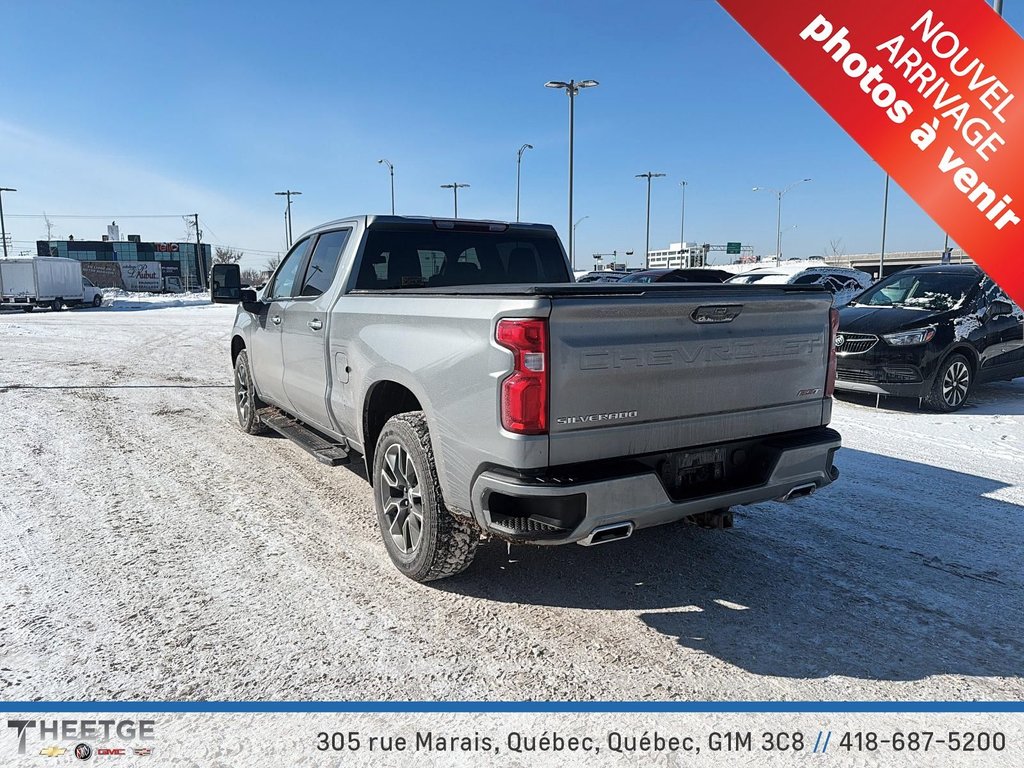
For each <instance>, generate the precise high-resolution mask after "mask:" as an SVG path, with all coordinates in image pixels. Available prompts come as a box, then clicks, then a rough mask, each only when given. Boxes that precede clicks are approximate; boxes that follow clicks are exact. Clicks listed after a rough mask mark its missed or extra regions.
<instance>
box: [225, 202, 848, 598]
mask: <svg viewBox="0 0 1024 768" xmlns="http://www.w3.org/2000/svg"><path fill="white" fill-rule="evenodd" d="M211 286H212V287H211V294H212V299H213V301H215V302H218V303H238V304H240V307H239V310H238V313H237V316H236V319H235V325H234V331H233V336H232V340H231V361H232V364H233V366H234V372H235V402H236V405H237V411H238V419H239V422H240V424H241V426H242V429H244V430H245V431H246V432H249V433H251V434H256V433H259V432H262V431H265V430H266V429H268V428H269V429H274V430H276V431H278V432H280V433H282V434H284V435H286V436H288V437H290V438H291V439H292V440H294V441H295V442H296V443H298V444H299V445H300V446H302V447H303V448H305V449H306V450H308V451H309V452H310V453H312V454H313V455H314V456H315V457H316V458H318V459H319V460H321V461H323V462H325V463H328V464H338V463H344V462H346V461H348V460H349V458H350V455H351V454H352V453H353V452H356V453H358V454H361V455H362V457H363V460H364V461H365V464H366V472H367V477H369V478H370V480H371V482H372V484H373V493H374V500H375V502H376V508H377V517H378V521H379V524H380V529H381V533H382V536H383V539H384V544H385V546H386V548H387V551H388V554H389V555H390V556H391V559H392V560H393V561H394V563H395V565H396V566H397V567H398V569H399V570H400V571H401V572H402V573H403V574H405V575H406V576H408V577H410V578H412V579H416V580H419V581H428V580H432V579H440V578H443V577H446V576H451V575H453V574H456V573H459V572H460V571H462V570H464V569H465V568H466V567H467V566H468V565H469V563H470V562H471V560H472V559H473V555H474V553H475V550H476V547H477V544H478V543H479V541H480V539H481V537H482V535H484V534H486V535H490V536H495V537H500V538H502V539H505V540H508V541H512V542H523V543H529V544H568V543H572V542H575V543H579V544H586V545H591V544H601V543H605V542H611V541H615V540H617V539H623V538H626V537H628V536H629V535H630V534H632V532H633V531H634V530H636V529H638V528H646V527H649V526H654V525H660V524H662V523H670V522H673V521H677V520H681V519H683V518H686V517H695V516H696V517H699V518H700V519H702V520H704V521H705V522H707V521H708V520H717V523H718V525H719V526H720V527H722V526H723V525H728V524H730V522H731V516H730V515H729V514H728V508H729V507H730V506H732V505H737V504H751V503H755V502H760V501H765V500H767V499H781V500H790V499H793V498H796V497H799V496H804V495H807V494H810V493H812V492H813V491H814V490H816V489H818V488H821V487H822V486H825V485H828V484H829V483H830V482H832V481H833V480H835V479H836V478H837V477H838V471H837V470H836V468H835V467H834V465H833V458H834V455H835V452H836V451H837V450H838V449H839V446H840V438H839V435H838V434H837V433H836V432H835V431H833V430H831V429H829V428H828V427H827V426H826V425H827V424H828V423H829V419H830V416H831V408H832V397H831V395H832V387H833V383H834V379H835V360H836V358H835V347H834V346H833V337H834V335H835V330H836V323H837V317H836V312H834V311H832V310H831V309H830V308H831V297H830V295H829V294H828V293H825V292H824V291H821V290H820V289H819V288H817V287H816V286H811V287H805V286H798V285H780V286H770V287H768V286H766V287H760V286H758V285H749V286H748V285H736V286H731V285H711V284H700V283H694V284H664V283H663V284H630V285H616V284H614V283H589V284H577V283H574V282H573V280H572V273H571V272H570V270H569V265H568V263H567V260H566V257H565V253H564V251H563V249H562V246H561V243H560V242H559V240H558V236H557V235H556V233H555V230H554V229H553V228H552V227H550V226H546V225H538V224H509V223H499V222H491V221H468V220H462V219H459V220H445V219H430V218H412V217H397V216H357V217H353V218H348V219H341V220H338V221H332V222H330V223H328V224H324V225H323V226H320V227H317V228H316V229H313V230H311V231H309V232H307V233H305V234H304V235H302V236H301V237H300V238H299V240H298V242H297V243H296V244H295V246H294V247H293V248H292V249H291V250H290V251H289V253H288V254H287V255H286V256H285V257H284V259H283V260H282V262H281V264H280V266H279V267H278V269H277V271H276V273H275V274H274V275H273V277H272V278H271V279H270V281H269V282H268V283H267V285H266V287H265V288H264V289H263V291H262V293H260V294H257V293H256V292H255V291H251V290H244V289H243V288H242V286H241V285H240V283H239V271H238V266H237V265H233V264H220V265H217V266H215V267H214V270H213V274H212V280H211ZM709 516H711V517H709ZM723 521H725V522H724V523H723Z"/></svg>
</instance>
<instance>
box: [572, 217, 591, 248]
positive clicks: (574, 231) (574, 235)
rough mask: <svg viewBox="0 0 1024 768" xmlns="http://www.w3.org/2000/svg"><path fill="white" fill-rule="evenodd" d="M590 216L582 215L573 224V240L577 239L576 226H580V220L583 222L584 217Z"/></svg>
mask: <svg viewBox="0 0 1024 768" xmlns="http://www.w3.org/2000/svg"><path fill="white" fill-rule="evenodd" d="M589 218H590V217H589V216H580V217H579V218H578V219H576V223H575V224H573V225H572V240H573V242H575V241H576V227H578V226H579V225H580V222H582V221H583V220H584V219H589Z"/></svg>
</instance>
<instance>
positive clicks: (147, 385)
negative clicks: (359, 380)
mask: <svg viewBox="0 0 1024 768" xmlns="http://www.w3.org/2000/svg"><path fill="white" fill-rule="evenodd" d="M233 315H234V308H233V307H225V306H213V305H209V304H203V303H193V302H190V301H187V300H181V299H169V300H166V301H163V300H152V301H147V300H143V299H135V300H127V299H122V300H119V301H118V302H117V303H115V305H114V306H112V307H104V308H101V309H88V310H80V311H74V312H61V313H53V312H35V313H32V314H22V313H20V312H18V313H0V429H2V434H3V446H4V448H3V460H2V462H0V542H2V557H0V602H2V604H3V612H2V614H0V695H2V696H3V697H4V698H6V699H9V700H10V699H32V698H43V699H144V700H148V699H249V698H261V699H262V698H270V699H435V698H436V699H449V700H450V699H457V700H461V699H517V700H518V699H612V700H624V699H673V698H683V699H754V700H766V699H801V700H803V699H822V698H825V699H1014V700H1020V699H1021V697H1022V696H1024V682H1022V678H1024V638H1022V636H1021V635H1022V630H1021V628H1022V627H1024V567H1022V563H1024V559H1022V557H1021V552H1022V551H1024V526H1022V513H1024V380H1018V381H1017V382H1015V383H1014V384H996V385H990V386H985V387H982V388H979V389H978V390H977V391H976V392H975V393H974V396H973V399H972V403H971V404H970V405H969V406H968V407H967V408H965V409H964V410H963V411H961V412H959V413H955V414H948V415H939V414H935V413H929V412H923V411H920V412H919V411H918V410H917V409H916V403H908V402H904V401H889V402H884V401H883V407H882V408H881V409H876V408H875V407H874V399H873V398H869V399H863V398H858V399H848V400H843V401H838V402H837V403H836V406H835V412H834V419H833V426H834V427H835V428H836V429H838V430H839V431H840V432H841V433H842V436H843V443H844V448H843V450H842V451H840V453H839V455H838V458H837V465H838V466H839V468H840V470H841V472H842V476H841V477H840V479H839V480H838V481H837V482H836V483H834V484H833V485H831V486H829V487H828V488H826V489H824V490H823V491H821V492H820V493H818V494H816V495H815V496H813V497H811V498H809V499H805V500H802V501H799V502H797V503H794V504H792V505H782V504H777V503H767V504H760V505H757V506H752V507H744V508H740V509H738V510H736V512H737V514H736V524H735V527H734V528H733V529H731V530H719V531H709V530H704V529H701V528H697V527H695V526H691V525H686V524H678V525H673V526H668V527H663V528H656V529H651V530H647V531H640V532H638V533H637V534H636V535H635V536H633V537H632V538H630V539H628V540H626V541H623V542H620V543H617V544H612V545H608V546H604V547H595V548H584V547H579V546H575V545H570V546H567V547H558V548H513V549H512V550H511V552H509V551H508V550H507V548H506V545H505V544H503V543H499V542H491V543H488V544H487V545H485V546H484V547H482V549H481V552H480V553H479V554H478V555H477V558H476V562H475V563H474V565H473V566H472V567H471V568H470V570H469V571H468V572H466V573H465V574H463V575H461V576H459V577H456V578H453V579H449V580H446V581H442V582H438V583H435V584H428V585H421V584H416V583H413V582H411V581H408V580H405V579H403V578H402V577H401V576H399V574H398V573H397V572H396V571H395V570H394V569H393V567H392V565H391V563H390V561H389V560H388V557H387V555H386V553H385V551H384V547H383V545H382V543H381V542H380V538H379V534H378V532H377V524H376V517H375V514H374V511H373V501H372V497H371V493H370V489H369V486H368V485H367V483H366V481H365V479H364V477H363V475H362V474H361V470H359V469H358V468H356V467H355V466H353V467H351V468H347V467H338V468H329V467H325V466H323V465H320V464H318V463H317V462H316V461H314V460H313V459H312V458H310V457H309V456H308V455H307V454H306V453H304V452H303V451H301V450H300V449H299V448H297V447H296V446H294V445H292V444H291V443H290V442H288V441H287V440H284V439H280V438H271V437H266V438H254V437H249V436H247V435H245V434H243V433H242V432H241V431H240V430H239V429H238V427H237V424H236V420H235V413H234V407H233V403H232V394H231V388H230V385H231V371H230V361H229V353H228V344H229V338H230V328H231V322H232V318H233Z"/></svg>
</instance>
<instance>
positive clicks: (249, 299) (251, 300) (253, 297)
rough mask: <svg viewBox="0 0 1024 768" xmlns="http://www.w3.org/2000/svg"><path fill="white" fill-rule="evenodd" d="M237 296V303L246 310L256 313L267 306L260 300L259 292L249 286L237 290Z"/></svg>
mask: <svg viewBox="0 0 1024 768" xmlns="http://www.w3.org/2000/svg"><path fill="white" fill-rule="evenodd" d="M238 296H239V303H241V305H242V309H244V310H245V311H246V312H250V313H252V314H254V315H258V314H259V313H260V312H262V311H263V310H265V309H266V308H267V305H266V304H265V303H264V302H262V301H260V299H259V294H258V293H256V291H254V290H252V289H251V288H243V289H242V290H240V291H239V292H238Z"/></svg>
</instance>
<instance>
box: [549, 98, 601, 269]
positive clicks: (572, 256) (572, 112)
mask: <svg viewBox="0 0 1024 768" xmlns="http://www.w3.org/2000/svg"><path fill="white" fill-rule="evenodd" d="M596 85H598V82H597V80H579V81H576V80H570V81H569V82H568V83H566V82H563V81H561V80H548V82H546V83H544V87H545V88H562V89H564V90H565V92H566V93H567V94H569V263H570V264H571V265H572V268H573V269H574V270H575V269H576V245H575V243H573V238H572V172H573V167H572V150H573V147H572V145H573V134H574V133H575V115H576V107H575V104H576V94H578V93H579V92H580V89H581V88H593V87H595V86H596Z"/></svg>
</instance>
